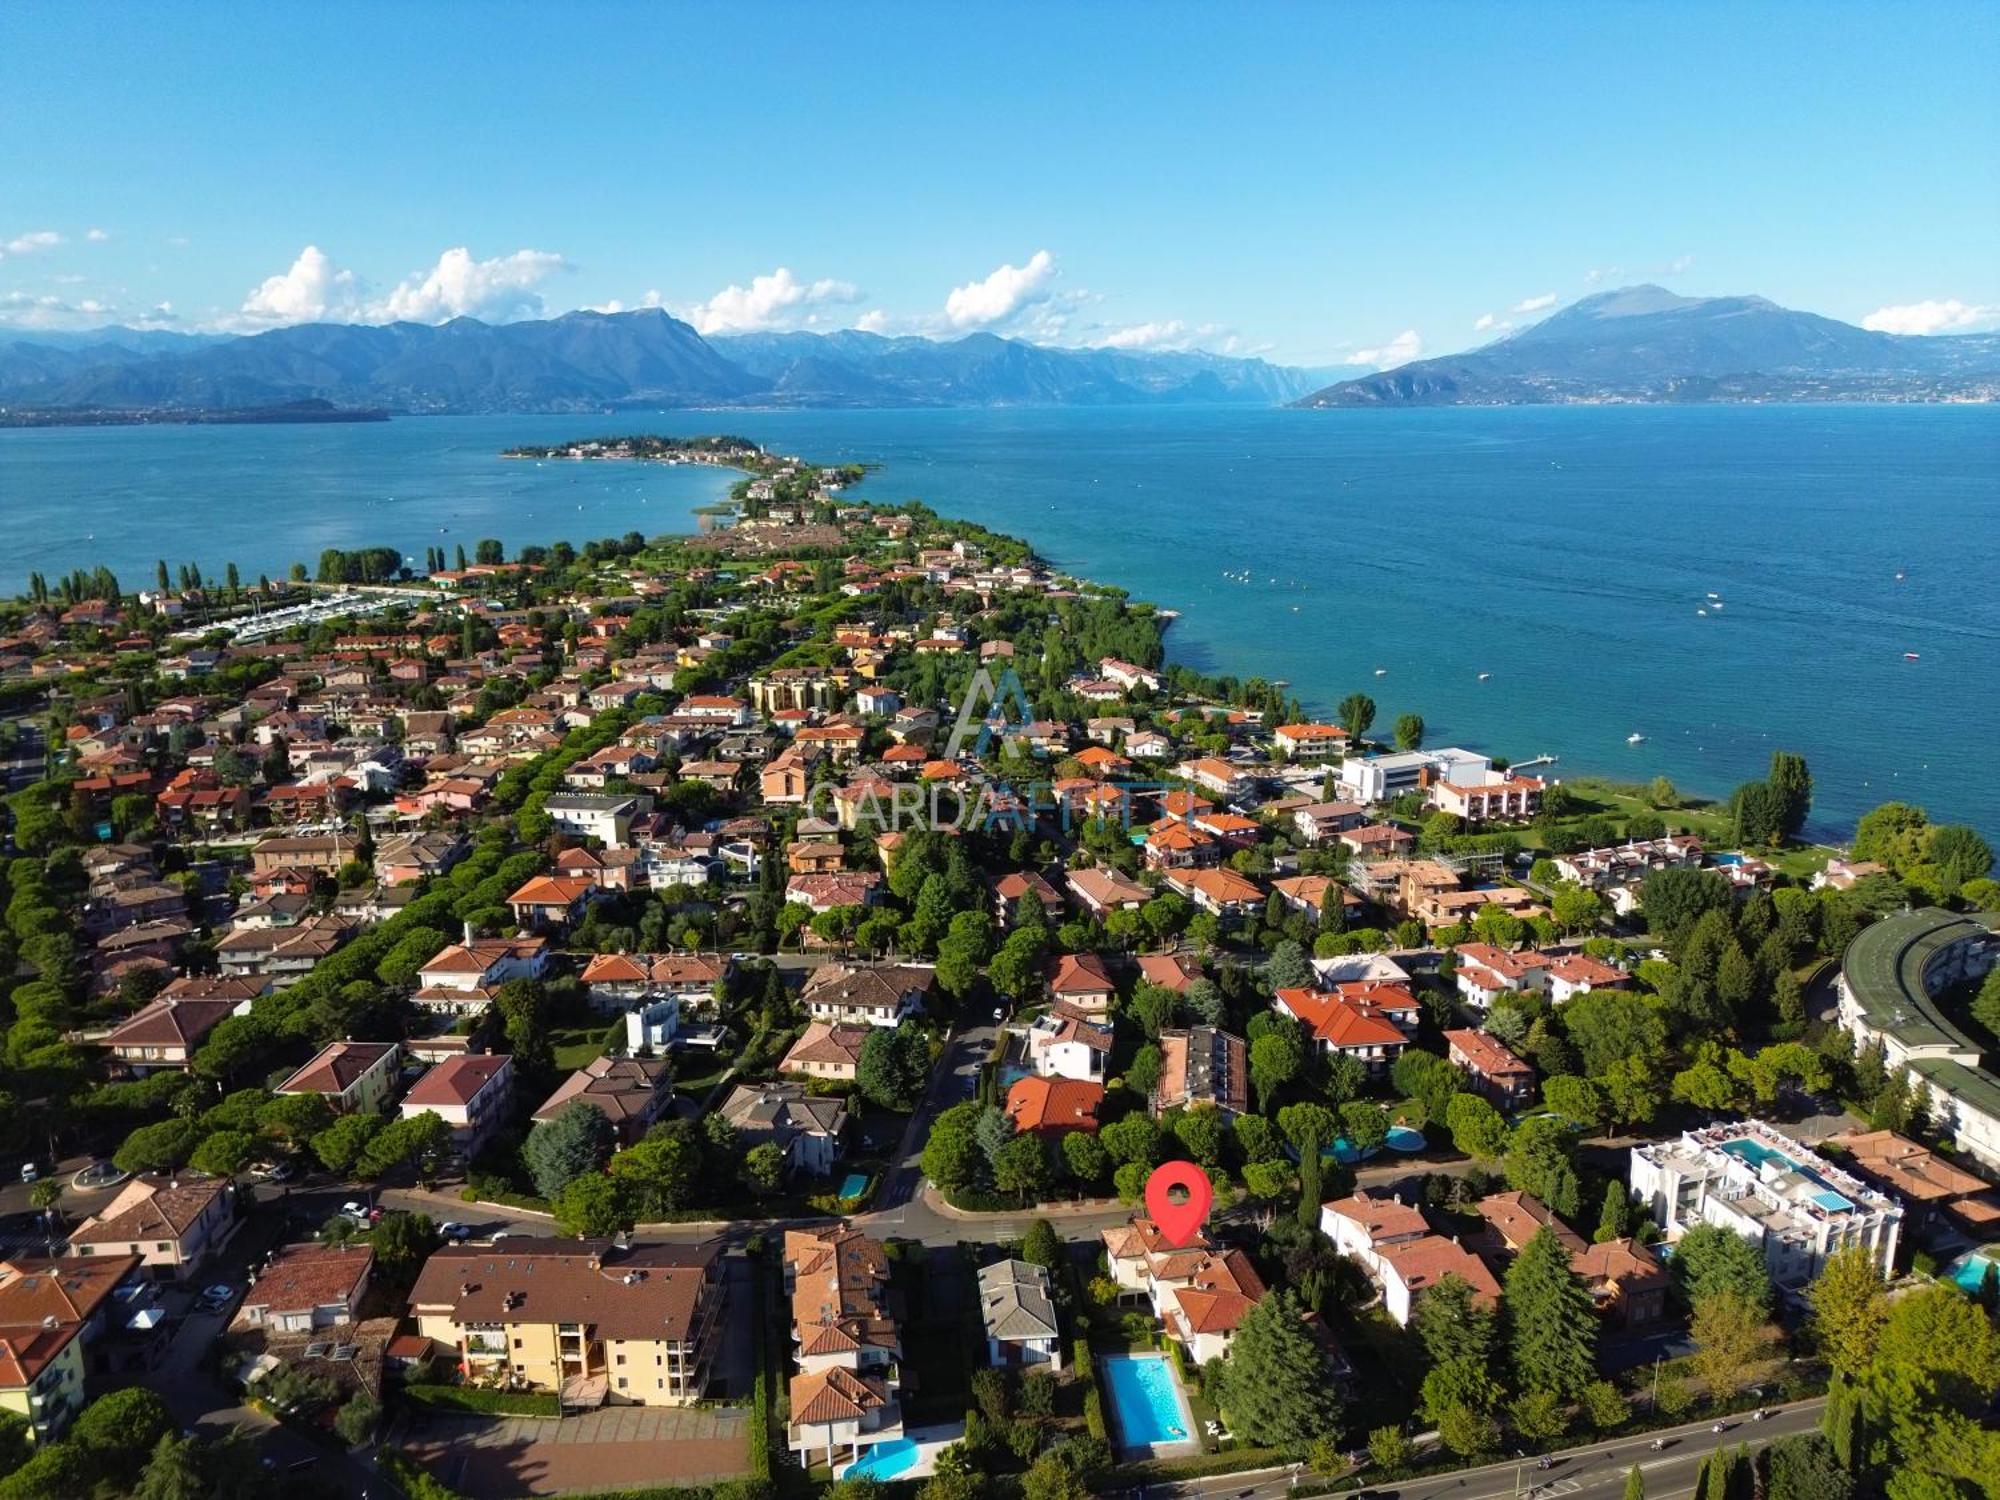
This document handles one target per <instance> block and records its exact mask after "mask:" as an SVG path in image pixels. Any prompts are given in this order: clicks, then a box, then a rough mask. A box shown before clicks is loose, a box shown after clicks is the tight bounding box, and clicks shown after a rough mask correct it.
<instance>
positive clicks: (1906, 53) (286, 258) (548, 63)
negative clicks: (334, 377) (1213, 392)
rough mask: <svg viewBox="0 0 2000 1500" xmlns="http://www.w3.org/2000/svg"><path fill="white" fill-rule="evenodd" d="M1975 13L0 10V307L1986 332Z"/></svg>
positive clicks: (1405, 335)
mask: <svg viewBox="0 0 2000 1500" xmlns="http://www.w3.org/2000/svg"><path fill="white" fill-rule="evenodd" d="M1996 16H2000V12H1996V10H1995V9H1994V8H1992V7H1990V6H1971V5H1968V6H1946V5H1937V6H1929V5H1917V4H1898V5H1894V6H1875V7H1867V6H1861V5H1841V4H1832V5H1826V4H1814V5H1808V6H1788V5H1769V6H1742V5H1730V6H1703V5H1676V6H1642V5H1637V4H1633V5H1603V6H1586V5H1576V6H1563V7H1557V6H1553V5H1551V6H1546V7H1542V6H1535V5H1504V6H1488V5H1480V6H1474V5H1469V4H1468V5H1408V6H1398V7H1394V8H1390V7H1386V6H1385V7H1379V8H1369V7H1362V6H1346V5H1332V4H1328V5H1324V6H1308V5H1268V6H1250V5H1244V6H1226V7H1222V6H1217V7H1193V6H1181V5H1174V4H1149V5H1144V6H1129V5H1115V4H1101V5H1098V4H1094V5H1082V6H1077V5H1062V6H1047V7H1043V6H1034V5H1029V6H1008V7H991V8H989V9H987V10H985V11H983V12H982V11H980V10H977V9H974V8H972V7H969V6H959V5H910V6H881V5H863V4H853V5H849V4H840V5H774V6H764V7H756V8H750V7H742V8H739V7H734V6H731V7H723V6H712V7H702V8H694V7H664V6H650V5H649V6H632V7H620V6H613V5H595V6H578V7H564V8H561V9H557V8H551V7H535V8H530V7H512V6H507V5H484V6H477V7H474V6H464V5H452V6H446V5H443V4H435V5H425V4H415V5H397V6H380V7H371V6H368V5H356V4H343V5H340V6H326V5H315V6H304V5H296V6H294V5H286V4H271V5H262V6H256V7H241V6H237V7H230V8H227V9H223V8H208V7H204V6H201V5H197V4H190V3H176V4H175V5H172V6H160V7H140V6H132V5H118V6H109V7H98V6H94V5H90V4H77V5H63V6H57V5H54V4H43V5H23V6H14V7H9V8H8V11H7V13H6V16H5V18H4V19H0V101H4V102H0V319H5V320H7V321H9V322H12V323H14V324H17V325H27V326H62V327H81V326H91V325H94V324H100V323H104V322H107V321H122V322H128V323H136V322H142V321H147V320H150V321H153V322H156V323H158V324H159V325H161V326H174V327H184V328H185V327H230V328H239V329H254V328H264V327H271V326H276V325H278V324H281V323H284V322H290V321H305V320H311V319H314V318H339V319H367V320H379V319H382V318H386V317H390V316H408V317H416V318H422V319H428V320H436V319H440V318H443V317H447V316H450V315H452V314H453V313H455V312H470V313H473V314H476V315H480V316H488V317H496V318H505V317H517V316H526V315H533V314H536V313H538V312H540V313H549V312H559V311H563V310H567V309H569V308H574V307H579V306H608V305H611V304H613V303H616V304H619V305H622V306H628V307H629V306H636V305H641V304H642V303H644V302H646V301H648V300H652V301H655V302H658V303H660V304H663V305H665V306H667V307H668V308H670V309H672V310H673V311H675V312H676V313H679V314H681V315H683V316H687V317H690V318H692V319H693V320H695V321H696V322H697V325H698V326H701V327H703V328H705V329H713V330H715V331H731V330H734V329H740V328H745V327H784V326H811V327H817V328H834V327H848V326H863V327H872V328H881V329H884V330H888V331H913V332H929V333H954V332H961V331H969V330H972V329H976V328H990V329H993V330H995V331H998V332H1004V333H1018V334H1022V335H1025V336H1029V337H1035V338H1040V339H1044V340H1047V341H1051V342H1061V343H1106V342H1109V343H1118V344H1124V345H1129V346H1144V345H1148V344H1152V345H1159V346H1174V345H1188V344H1198V345H1201V346H1203V347H1209V348H1215V349H1223V350H1231V351H1236V352H1250V351H1255V352H1261V353H1265V354H1268V355H1269V356H1270V357H1273V358H1277V359H1283V360H1287V361H1295V362H1301V363H1312V364H1336V363H1341V362H1350V361H1351V362H1356V363H1361V362H1366V361H1370V360H1371V359H1372V360H1374V361H1382V360H1389V359H1394V358H1399V357H1404V356H1407V355H1409V354H1411V353H1414V352H1418V351H1421V352H1426V353H1437V352H1443V351H1447V350H1450V349H1454V348H1463V347H1466V346H1468V345H1470V344H1473V343H1477V342H1481V341H1483V340H1484V339H1486V338H1488V337H1491V336H1492V335H1493V334H1494V332H1496V331H1498V330H1500V329H1502V328H1504V327H1505V326H1507V325H1508V324H1510V323H1519V322H1520V321H1522V320H1523V319H1528V318H1532V317H1534V316H1536V315H1538V313H1539V312H1540V310H1541V309H1542V308H1543V307H1545V306H1549V305H1559V304H1561V303H1565V302H1568V301H1571V300H1573V299H1575V298H1576V297H1579V296H1582V295H1585V294H1586V293H1588V292H1589V291H1591V290H1593V289H1595V288H1599V287H1603V286H1608V285H1616V284H1621V283H1626V282H1635V281H1642V280H1656V281H1661V282H1663V283H1664V284H1666V285H1669V286H1671V287H1673V288H1675V289H1676V290H1678V291H1682V292H1685V293H1689V294H1708V293H1735V292H1758V293H1762V294H1764V295H1766V296H1769V297H1772V298H1774V299H1776V300H1777V301H1780V302H1783V303H1786V304H1788V305H1791V306H1798V307H1805V308H1809V309H1811V310H1814V311H1817V312H1824V313H1827V314H1830V315H1832V316H1836V317H1841V318H1845V319H1849V320H1851V321H1855V322H1859V321H1862V320H1863V319H1866V318H1871V317H1873V318H1874V319H1875V322H1876V324H1877V326H1885V327H1894V328H1898V329H1902V330H1905V331H1913V332H1916V331H1943V330H1947V329H1953V328H1963V327H1993V326H1996V324H2000V89H1995V88H1994V87H1993V79H1994V78H1995V77H1996V76H2000V45H1996V33H2000V22H1997V21H1996ZM308 247H311V251H312V253H310V254H308V253H307V250H308ZM759 278H762V280H760V279H759ZM1517 309H1518V310H1517ZM1482 319H1484V320H1486V321H1485V322H1484V323H1483V324H1482V322H1481V320H1482Z"/></svg>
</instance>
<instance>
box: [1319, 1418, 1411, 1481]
mask: <svg viewBox="0 0 2000 1500" xmlns="http://www.w3.org/2000/svg"><path fill="white" fill-rule="evenodd" d="M1416 1456H1417V1445H1416V1444H1415V1443H1413V1442H1411V1441H1410V1440H1409V1439H1408V1438H1407V1437H1405V1436H1404V1435H1403V1429H1402V1428H1400V1427H1377V1428H1376V1429H1375V1430H1374V1431H1373V1432H1371V1433H1369V1434H1368V1460H1369V1462H1370V1463H1372V1464H1374V1465H1375V1467H1376V1468H1378V1469H1380V1470H1381V1471H1382V1473H1383V1474H1384V1475H1385V1476H1387V1477H1390V1478H1393V1477H1395V1476H1396V1475H1397V1474H1400V1473H1401V1472H1402V1471H1403V1470H1404V1469H1407V1468H1408V1467H1409V1466H1410V1464H1411V1463H1412V1462H1414V1461H1415V1459H1416ZM1346 1468H1347V1465H1346V1463H1345V1461H1344V1458H1343V1462H1342V1464H1341V1467H1340V1468H1339V1469H1336V1470H1333V1471H1332V1473H1333V1474H1336V1475H1337V1474H1341V1473H1345V1472H1346ZM1322 1472H1325V1471H1322Z"/></svg>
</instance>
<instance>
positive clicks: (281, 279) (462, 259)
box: [224, 245, 569, 328]
mask: <svg viewBox="0 0 2000 1500" xmlns="http://www.w3.org/2000/svg"><path fill="white" fill-rule="evenodd" d="M568 268H569V263H568V262H567V261H566V260H564V259H563V258H562V256H560V255H556V254H553V253H551V252H549V251H545V250H516V251H515V252H514V253H513V254H512V255H503V256H500V257H497V258H496V259H493V260H474V259H473V258H472V252H471V251H470V250H468V249H466V248H465V247H464V246H463V245H460V246H458V247H457V248H455V249H451V250H447V251H445V252H444V253H443V254H442V255H440V256H439V257H438V258H437V264H436V265H434V266H432V267H431V268H430V269H429V270H428V271H416V272H412V273H411V274H410V275H409V276H407V277H405V278H404V279H403V280H402V281H401V282H399V283H398V284H397V285H396V287H395V288H394V289H393V290H392V291H391V292H390V293H389V294H388V296H386V297H380V298H375V299H370V298H369V297H368V296H367V295H366V294H367V291H368V285H367V283H366V282H364V281H363V280H362V279H361V278H360V277H358V276H356V275H355V274H354V272H352V271H350V270H346V269H344V268H342V267H340V266H337V265H335V264H334V262H333V260H332V258H331V257H330V256H328V255H327V253H326V252H325V251H323V250H321V249H320V248H319V246H317V245H308V246H306V247H305V249H303V250H301V251H300V252H299V255H298V259H297V260H295V261H293V262H292V265H291V268H290V269H289V270H286V271H283V272H281V273H280V274H278V275H276V276H269V277H266V278H265V279H264V280H263V281H262V282H260V283H259V284H258V285H257V286H256V287H255V288H254V289H253V290H252V291H251V293H250V295H249V296H248V297H246V298H245V299H244V301H243V306H242V308H241V309H240V310H239V311H238V312H237V314H236V316H235V317H233V318H229V319H225V320H224V322H225V325H226V326H234V327H253V328H277V327H283V326H285V325H288V324H292V323H390V322H412V323H442V322H444V321H446V320H447V319H450V318H459V317H471V318H483V319H484V320H486V321H487V322H489V323H504V322H508V321H510V320H512V319H515V318H528V317H539V316H540V315H541V314H542V312H543V302H542V294H541V291H540V290H539V287H540V284H541V283H542V282H543V281H545V280H546V279H547V278H548V277H549V276H551V275H553V274H554V273H555V272H557V271H561V270H567V269H568Z"/></svg>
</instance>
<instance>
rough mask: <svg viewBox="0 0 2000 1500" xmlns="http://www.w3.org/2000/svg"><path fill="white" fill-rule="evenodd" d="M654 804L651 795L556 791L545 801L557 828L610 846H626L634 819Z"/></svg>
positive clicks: (543, 807)
mask: <svg viewBox="0 0 2000 1500" xmlns="http://www.w3.org/2000/svg"><path fill="white" fill-rule="evenodd" d="M651 805H652V799H651V798H650V797H639V796H621V795H619V794H617V793H594V792H556V793H553V794H551V795H550V797H549V798H548V800H547V801H546V802H544V803H543V804H542V810H543V811H544V812H546V813H547V814H548V815H549V821H550V822H551V823H553V824H554V825H555V829H556V832H558V833H565V834H568V835H570V836H571V837H572V838H583V839H596V840H597V841H598V842H599V843H600V844H602V845H603V846H604V847H605V848H607V849H618V848H622V847H624V845H625V844H626V842H627V840H628V838H629V836H630V833H631V830H632V820H633V819H634V818H636V817H637V816H638V815H639V814H640V813H642V812H644V811H646V810H647V808H649V807H650V806H651Z"/></svg>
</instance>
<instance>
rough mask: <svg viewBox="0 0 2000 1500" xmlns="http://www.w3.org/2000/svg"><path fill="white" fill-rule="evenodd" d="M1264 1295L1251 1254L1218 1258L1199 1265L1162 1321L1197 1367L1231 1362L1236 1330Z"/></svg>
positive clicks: (1174, 1294) (1168, 1302) (1175, 1292)
mask: <svg viewBox="0 0 2000 1500" xmlns="http://www.w3.org/2000/svg"><path fill="white" fill-rule="evenodd" d="M1265 1294H1266V1288H1265V1286H1264V1282H1263V1278H1262V1277H1260V1276H1258V1274H1257V1269H1256V1267H1255V1266H1253V1265H1252V1264H1251V1263H1250V1257H1249V1256H1248V1255H1247V1254H1245V1253H1244V1252H1243V1251H1241V1250H1224V1251H1220V1252H1214V1253H1211V1254H1208V1255H1204V1256H1203V1257H1202V1258H1201V1260H1200V1261H1198V1262H1197V1263H1196V1265H1195V1267H1194V1269H1193V1270H1192V1271H1191V1272H1190V1273H1189V1275H1188V1278H1187V1284H1186V1285H1185V1286H1178V1287H1174V1288H1173V1289H1172V1290H1171V1291H1170V1292H1169V1293H1168V1294H1167V1296H1166V1298H1165V1299H1164V1305H1163V1307H1162V1308H1161V1310H1160V1320H1161V1322H1163V1323H1164V1324H1165V1325H1166V1330H1167V1333H1168V1334H1169V1335H1170V1336H1171V1337H1173V1338H1174V1339H1176V1340H1178V1341H1179V1343H1180V1345H1181V1347H1182V1348H1184V1349H1185V1350H1187V1354H1188V1360H1189V1362H1190V1363H1192V1364H1194V1365H1195V1366H1197V1367H1199V1366H1202V1365H1205V1364H1207V1363H1208V1362H1209V1361H1210V1360H1211V1359H1223V1358H1226V1357H1227V1356H1228V1354H1229V1346H1230V1344H1231V1342H1232V1341H1233V1340H1234V1339H1235V1336H1236V1330H1237V1328H1238V1327H1239V1326H1240V1325H1241V1324H1242V1322H1243V1319H1244V1318H1245V1317H1247V1316H1248V1315H1249V1313H1250V1309H1251V1308H1253V1307H1255V1306H1256V1305H1257V1304H1258V1303H1259V1302H1261V1301H1263V1300H1264V1297H1265Z"/></svg>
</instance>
